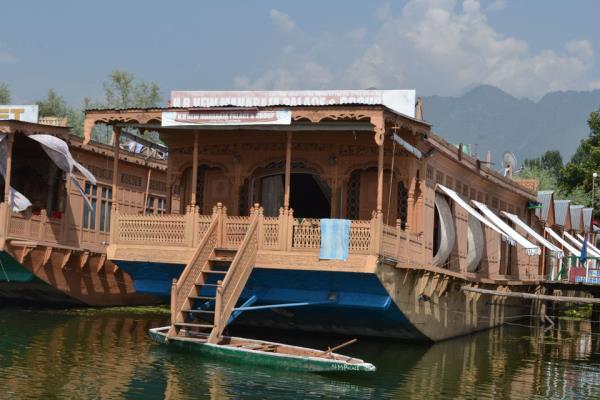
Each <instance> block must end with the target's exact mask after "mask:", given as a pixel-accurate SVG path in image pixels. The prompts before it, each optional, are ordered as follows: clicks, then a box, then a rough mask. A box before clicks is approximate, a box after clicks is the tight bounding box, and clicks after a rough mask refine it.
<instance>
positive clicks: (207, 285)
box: [195, 283, 221, 287]
mask: <svg viewBox="0 0 600 400" xmlns="http://www.w3.org/2000/svg"><path fill="white" fill-rule="evenodd" d="M195 285H196V286H200V287H204V286H206V287H218V286H221V285H217V284H216V283H196V284H195Z"/></svg>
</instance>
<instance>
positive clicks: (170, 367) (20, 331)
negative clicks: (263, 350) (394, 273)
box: [0, 308, 600, 399]
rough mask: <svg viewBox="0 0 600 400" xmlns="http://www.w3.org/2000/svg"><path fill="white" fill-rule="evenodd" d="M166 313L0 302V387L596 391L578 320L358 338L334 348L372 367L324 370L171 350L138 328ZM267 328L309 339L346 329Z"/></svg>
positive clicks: (105, 393)
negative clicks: (457, 334) (417, 337)
mask: <svg viewBox="0 0 600 400" xmlns="http://www.w3.org/2000/svg"><path fill="white" fill-rule="evenodd" d="M167 320H168V314H167V313H165V311H164V310H161V309H156V308H154V309H153V308H141V309H105V310H67V311H61V310H34V309H15V308H0V398H6V399H26V398H36V399H52V398H67V399H72V398H81V399H95V398H99V399H162V398H166V399H241V398H250V399H254V398H255V399H264V398H269V399H270V398H273V399H283V398H290V399H301V398H303V399H320V398H348V399H369V398H374V399H375V398H382V399H383V398H394V399H411V398H418V399H436V398H472V399H492V398H495V399H497V398H515V399H524V398H539V399H542V398H543V399H547V398H556V399H562V398H573V399H579V398H600V336H598V335H597V334H596V333H594V332H597V331H594V332H593V330H594V329H592V326H591V325H590V324H589V323H588V322H578V321H561V323H560V327H559V329H558V330H557V329H554V330H549V331H546V332H544V331H543V329H541V328H527V327H516V326H511V327H503V328H499V329H495V330H491V331H486V332H483V333H480V334H476V335H472V336H468V337H463V338H459V339H454V340H449V341H446V342H442V343H438V344H434V345H427V344H416V343H391V342H380V341H368V340H364V339H363V340H360V341H359V343H357V344H356V345H353V346H352V347H349V348H347V349H346V351H345V353H346V354H349V355H354V356H359V357H361V358H364V359H366V360H368V361H370V362H372V363H373V364H375V365H376V366H377V368H378V371H377V372H376V373H374V374H370V375H362V376H323V375H315V374H302V373H286V372H284V371H278V370H272V369H266V368H254V367H252V366H239V365H234V364H228V363H225V362H219V361H215V360H202V359H199V358H197V357H196V356H194V355H191V354H186V353H177V352H171V351H169V350H168V349H166V348H163V347H160V346H158V345H155V344H153V343H151V342H150V341H149V340H148V337H147V334H146V332H147V330H148V328H151V327H155V326H161V325H164V324H165V322H166V321H167ZM244 334H246V335H248V336H252V335H253V336H260V335H263V337H266V336H267V335H264V333H259V332H256V331H252V332H244ZM268 336H269V338H275V339H279V340H280V341H287V342H294V343H298V344H310V345H313V346H317V347H319V346H320V347H323V346H326V345H327V344H330V345H331V344H337V343H339V342H343V341H344V340H345V339H347V338H340V337H323V336H322V335H318V336H317V337H315V336H314V335H308V334H303V335H297V336H291V337H290V336H288V335H286V336H282V335H281V334H273V333H272V334H271V335H268Z"/></svg>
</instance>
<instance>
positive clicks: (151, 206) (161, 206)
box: [146, 196, 167, 215]
mask: <svg viewBox="0 0 600 400" xmlns="http://www.w3.org/2000/svg"><path fill="white" fill-rule="evenodd" d="M165 212H167V201H166V200H165V199H164V198H162V197H157V196H148V203H147V204H146V214H159V215H160V214H164V213H165Z"/></svg>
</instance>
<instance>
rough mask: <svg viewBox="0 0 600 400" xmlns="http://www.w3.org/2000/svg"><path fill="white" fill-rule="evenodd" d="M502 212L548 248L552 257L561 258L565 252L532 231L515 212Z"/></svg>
mask: <svg viewBox="0 0 600 400" xmlns="http://www.w3.org/2000/svg"><path fill="white" fill-rule="evenodd" d="M502 214H504V215H506V217H507V218H508V219H510V220H511V221H512V222H514V223H515V224H517V225H519V226H520V227H521V228H522V229H523V230H524V231H525V232H527V234H528V235H530V236H533V238H534V239H535V240H537V242H538V243H539V244H541V245H543V246H544V247H546V248H547V249H548V250H550V253H551V254H552V255H553V256H554V257H557V258H563V256H564V255H565V253H564V252H563V251H562V250H561V249H559V248H558V247H556V246H555V245H553V244H552V243H550V242H549V241H547V240H546V239H545V238H544V237H543V236H542V235H540V234H539V233H537V232H536V231H534V230H533V229H532V228H531V227H530V226H529V225H527V224H526V223H525V222H523V221H522V220H521V219H520V218H519V217H517V216H516V215H515V214H511V213H509V212H506V211H502Z"/></svg>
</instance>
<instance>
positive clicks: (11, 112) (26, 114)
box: [0, 104, 39, 123]
mask: <svg viewBox="0 0 600 400" xmlns="http://www.w3.org/2000/svg"><path fill="white" fill-rule="evenodd" d="M38 113H39V107H38V106H37V105H26V106H19V105H12V104H10V105H6V104H4V105H2V104H0V120H6V119H14V120H16V121H24V122H33V123H37V122H38Z"/></svg>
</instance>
